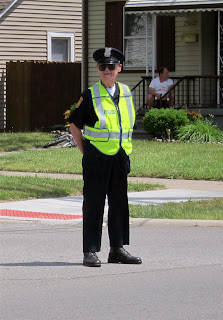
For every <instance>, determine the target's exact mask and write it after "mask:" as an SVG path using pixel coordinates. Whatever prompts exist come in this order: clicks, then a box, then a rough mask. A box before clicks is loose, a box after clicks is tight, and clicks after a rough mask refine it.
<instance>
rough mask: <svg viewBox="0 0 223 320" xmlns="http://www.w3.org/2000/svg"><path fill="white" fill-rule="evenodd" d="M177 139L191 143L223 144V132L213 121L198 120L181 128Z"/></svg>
mask: <svg viewBox="0 0 223 320" xmlns="http://www.w3.org/2000/svg"><path fill="white" fill-rule="evenodd" d="M177 139H178V140H181V141H190V142H223V131H222V130H221V129H220V128H219V127H218V126H217V125H214V124H213V121H212V120H207V119H197V120H195V121H194V122H190V123H189V124H187V125H186V126H184V127H180V128H179V130H178V134H177Z"/></svg>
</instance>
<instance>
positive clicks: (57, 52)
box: [47, 32, 74, 62]
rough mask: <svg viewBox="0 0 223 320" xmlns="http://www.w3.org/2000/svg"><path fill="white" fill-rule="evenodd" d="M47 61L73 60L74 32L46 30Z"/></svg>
mask: <svg viewBox="0 0 223 320" xmlns="http://www.w3.org/2000/svg"><path fill="white" fill-rule="evenodd" d="M47 36H48V61H61V62H62V61H63V62H74V34H73V33H59V32H48V34H47Z"/></svg>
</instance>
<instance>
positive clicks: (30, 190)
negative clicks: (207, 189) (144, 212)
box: [0, 174, 165, 202]
mask: <svg viewBox="0 0 223 320" xmlns="http://www.w3.org/2000/svg"><path fill="white" fill-rule="evenodd" d="M82 189H83V181H82V180H64V179H51V178H39V177H16V176H15V177H10V176H4V175H1V174H0V202H2V201H15V200H27V199H36V198H49V197H50V198H56V197H68V196H80V195H82ZM157 189H165V187H164V186H162V185H159V184H149V183H146V184H134V183H130V184H129V186H128V190H129V191H130V192H133V191H135V192H138V191H145V190H157Z"/></svg>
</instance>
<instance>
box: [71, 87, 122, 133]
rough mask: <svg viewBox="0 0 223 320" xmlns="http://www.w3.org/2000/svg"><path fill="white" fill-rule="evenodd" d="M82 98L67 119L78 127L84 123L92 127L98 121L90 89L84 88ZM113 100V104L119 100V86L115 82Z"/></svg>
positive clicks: (81, 126)
mask: <svg viewBox="0 0 223 320" xmlns="http://www.w3.org/2000/svg"><path fill="white" fill-rule="evenodd" d="M81 97H82V98H83V100H82V102H81V103H80V105H79V106H78V107H77V108H76V109H75V110H74V111H73V112H72V113H71V115H70V117H69V119H68V121H69V122H70V123H74V124H75V126H76V127H78V128H79V129H83V127H84V125H87V126H89V127H94V125H95V123H96V122H97V121H98V117H97V115H96V113H95V111H94V106H93V102H92V97H91V90H90V89H86V90H85V91H84V92H83V93H82V94H81ZM113 101H114V103H115V105H118V101H119V87H118V85H117V84H116V89H115V93H114V96H113Z"/></svg>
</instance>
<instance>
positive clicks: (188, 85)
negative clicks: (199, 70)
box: [132, 75, 223, 111]
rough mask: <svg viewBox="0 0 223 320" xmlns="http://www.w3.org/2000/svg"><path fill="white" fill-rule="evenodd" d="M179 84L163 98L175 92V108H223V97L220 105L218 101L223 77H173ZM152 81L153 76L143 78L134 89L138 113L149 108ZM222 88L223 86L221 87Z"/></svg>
mask: <svg viewBox="0 0 223 320" xmlns="http://www.w3.org/2000/svg"><path fill="white" fill-rule="evenodd" d="M171 79H173V80H177V82H176V83H175V84H174V85H173V87H171V88H170V89H169V90H168V91H167V92H166V93H165V94H164V95H163V96H162V97H161V99H164V98H165V97H166V96H167V95H168V94H169V93H170V92H172V91H173V90H174V91H175V101H174V107H177V108H182V107H184V106H185V107H187V108H189V107H191V106H194V107H196V106H199V107H210V106H214V105H215V107H216V106H217V107H223V96H222V97H221V101H220V104H218V101H217V87H218V82H219V81H220V83H222V84H223V76H216V75H209V76H200V75H194V76H188V75H187V76H183V77H171ZM150 80H152V77H151V76H142V79H141V80H140V81H139V82H138V83H137V84H136V85H135V86H134V87H133V88H132V91H135V93H136V94H135V96H136V98H135V99H136V100H137V99H138V100H137V101H136V105H137V106H138V109H137V111H139V110H141V109H144V108H147V101H146V97H147V85H148V82H149V81H150ZM221 87H222V85H221Z"/></svg>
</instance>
